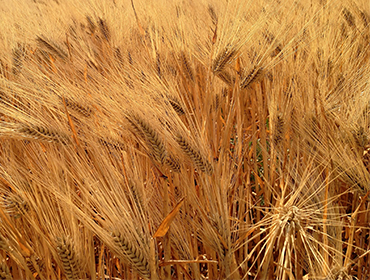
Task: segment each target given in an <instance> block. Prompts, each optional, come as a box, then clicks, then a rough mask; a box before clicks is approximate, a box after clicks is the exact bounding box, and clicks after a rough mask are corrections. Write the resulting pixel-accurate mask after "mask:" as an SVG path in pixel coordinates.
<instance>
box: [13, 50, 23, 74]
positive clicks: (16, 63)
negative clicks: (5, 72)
mask: <svg viewBox="0 0 370 280" xmlns="http://www.w3.org/2000/svg"><path fill="white" fill-rule="evenodd" d="M25 56H26V49H25V47H24V45H21V44H18V46H17V48H14V49H13V69H12V72H13V74H14V75H18V74H19V73H20V72H21V70H22V66H23V59H24V57H25Z"/></svg>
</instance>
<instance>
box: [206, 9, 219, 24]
mask: <svg viewBox="0 0 370 280" xmlns="http://www.w3.org/2000/svg"><path fill="white" fill-rule="evenodd" d="M208 14H209V16H210V17H211V19H212V23H213V24H214V25H216V24H217V23H218V16H217V14H216V12H215V9H214V8H213V6H212V5H211V4H209V5H208Z"/></svg>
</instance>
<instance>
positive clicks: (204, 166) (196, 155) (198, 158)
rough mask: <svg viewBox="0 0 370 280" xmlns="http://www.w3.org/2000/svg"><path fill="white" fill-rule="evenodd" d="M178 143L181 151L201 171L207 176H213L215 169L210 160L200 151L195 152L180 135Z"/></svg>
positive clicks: (177, 139)
mask: <svg viewBox="0 0 370 280" xmlns="http://www.w3.org/2000/svg"><path fill="white" fill-rule="evenodd" d="M175 140H176V142H177V143H178V144H179V146H180V148H181V150H182V151H183V152H184V153H185V154H186V155H187V156H188V157H189V158H191V160H192V161H193V162H194V164H195V166H196V167H197V168H199V170H200V171H202V172H205V173H207V174H212V172H213V168H212V165H211V164H210V163H209V161H208V160H206V159H204V158H203V156H202V155H201V154H200V152H199V151H197V150H195V149H194V148H193V147H192V146H191V145H190V144H189V143H188V141H187V140H186V139H185V138H184V137H182V136H181V135H180V134H179V135H177V137H176V138H175Z"/></svg>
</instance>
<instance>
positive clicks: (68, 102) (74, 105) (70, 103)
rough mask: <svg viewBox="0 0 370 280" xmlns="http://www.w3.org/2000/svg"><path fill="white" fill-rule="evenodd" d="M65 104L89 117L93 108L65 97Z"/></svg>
mask: <svg viewBox="0 0 370 280" xmlns="http://www.w3.org/2000/svg"><path fill="white" fill-rule="evenodd" d="M65 102H66V106H67V107H68V108H70V109H72V110H73V111H75V112H77V113H79V114H80V115H83V116H84V117H86V118H89V117H91V115H92V114H93V110H92V109H91V108H90V107H89V106H83V105H81V104H79V103H77V102H74V101H72V100H69V99H67V98H65Z"/></svg>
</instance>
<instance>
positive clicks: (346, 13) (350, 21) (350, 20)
mask: <svg viewBox="0 0 370 280" xmlns="http://www.w3.org/2000/svg"><path fill="white" fill-rule="evenodd" d="M342 15H343V16H344V19H345V20H346V22H347V24H348V25H349V26H350V27H354V28H355V27H356V21H355V17H354V16H353V15H352V13H351V12H350V11H349V10H348V9H346V8H344V9H343V11H342Z"/></svg>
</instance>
